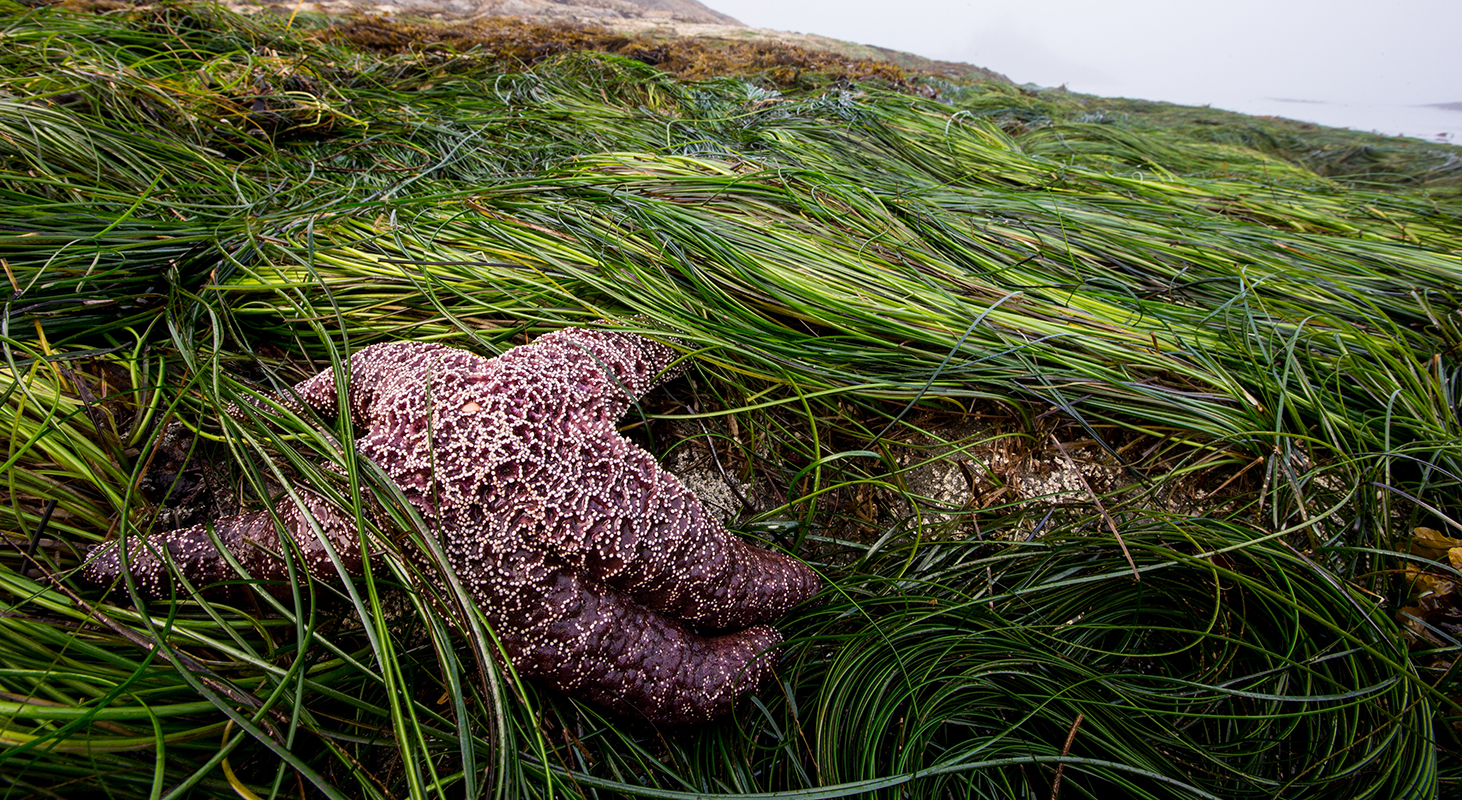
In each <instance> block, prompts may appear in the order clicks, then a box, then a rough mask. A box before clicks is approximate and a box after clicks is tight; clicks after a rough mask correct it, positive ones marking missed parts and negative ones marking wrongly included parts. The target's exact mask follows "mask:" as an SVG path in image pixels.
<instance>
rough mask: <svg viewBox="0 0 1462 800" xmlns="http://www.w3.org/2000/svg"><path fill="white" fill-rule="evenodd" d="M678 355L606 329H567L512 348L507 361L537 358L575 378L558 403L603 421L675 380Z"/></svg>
mask: <svg viewBox="0 0 1462 800" xmlns="http://www.w3.org/2000/svg"><path fill="white" fill-rule="evenodd" d="M678 357H679V354H678V353H676V352H675V350H674V349H672V348H671V347H669V346H668V345H665V344H661V343H660V342H657V341H655V340H653V339H650V338H647V337H644V336H640V335H638V334H634V333H624V332H620V331H612V330H606V329H602V328H563V329H561V330H557V331H554V332H553V333H549V334H545V335H543V336H540V337H538V338H537V339H535V340H534V341H533V343H532V344H531V345H529V346H527V347H519V348H515V349H513V350H509V351H508V352H507V353H505V354H504V355H503V356H502V359H501V360H503V361H506V362H511V361H513V360H515V359H520V358H521V359H533V360H535V361H539V362H544V363H550V364H552V365H553V369H554V371H555V372H556V373H559V374H564V375H571V376H572V379H571V380H570V381H569V385H568V386H566V387H565V389H566V391H565V392H564V393H563V394H562V395H560V396H559V397H558V398H557V400H558V402H561V403H563V404H565V405H566V406H568V407H569V408H570V409H572V410H574V411H578V412H580V413H583V412H587V413H589V414H591V415H592V416H594V417H597V418H599V419H602V420H608V421H613V420H617V419H619V418H620V417H622V416H624V413H625V412H626V411H628V410H629V408H630V406H632V405H633V404H634V402H635V401H636V400H638V399H639V398H640V397H641V396H643V395H644V394H645V392H648V391H649V390H650V389H653V388H654V387H655V386H656V384H658V383H660V382H661V381H663V380H666V379H668V378H671V377H674V376H675V374H676V373H675V371H673V370H671V369H670V367H671V365H672V364H673V363H674V362H675V359H676V358H678Z"/></svg>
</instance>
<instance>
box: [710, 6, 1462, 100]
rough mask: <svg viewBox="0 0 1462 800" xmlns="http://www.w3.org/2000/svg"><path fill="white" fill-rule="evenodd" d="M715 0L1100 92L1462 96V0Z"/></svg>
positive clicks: (847, 35) (774, 23)
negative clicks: (1218, 0) (1215, 0)
mask: <svg viewBox="0 0 1462 800" xmlns="http://www.w3.org/2000/svg"><path fill="white" fill-rule="evenodd" d="M702 1H703V2H705V3H706V5H709V6H711V7H712V8H715V9H716V10H717V11H721V12H724V13H726V14H730V15H731V16H733V17H736V18H737V19H739V20H741V21H742V22H744V23H746V24H747V25H751V26H754V27H761V28H775V29H779V30H790V31H800V32H805V33H817V34H822V35H824V36H831V37H833V38H835V39H843V40H847V41H853V42H859V43H864V44H876V45H880V46H883V47H891V48H894V49H896V50H905V51H908V52H912V53H917V54H919V55H922V56H927V57H930V58H940V59H947V60H951V61H967V62H969V63H972V64H977V65H979V66H982V67H987V68H989V69H992V70H994V71H996V72H1000V73H1004V74H1005V75H1007V76H1008V77H1010V78H1011V79H1012V80H1014V81H1016V82H1017V83H1036V84H1040V85H1042V86H1059V85H1062V84H1065V85H1066V86H1067V87H1068V88H1070V89H1071V90H1073V91H1079V92H1086V93H1090V94H1099V95H1107V96H1126V97H1141V98H1145V99H1150V100H1167V101H1171V102H1177V103H1187V104H1205V103H1211V104H1213V105H1220V106H1223V105H1232V100H1233V99H1234V98H1250V97H1252V98H1281V99H1287V100H1308V101H1322V102H1329V103H1387V104H1422V103H1446V102H1458V101H1462V80H1459V76H1462V65H1459V61H1462V0H1394V1H1393V2H1389V3H1375V2H1360V0H1227V2H1218V3H1214V2H1204V3H1199V2H1195V0H1096V1H1093V0H1005V1H1004V2H998V3H997V2H989V1H988V0H876V1H875V0H702ZM1382 8H1384V9H1385V10H1384V11H1382V10H1381V9H1382Z"/></svg>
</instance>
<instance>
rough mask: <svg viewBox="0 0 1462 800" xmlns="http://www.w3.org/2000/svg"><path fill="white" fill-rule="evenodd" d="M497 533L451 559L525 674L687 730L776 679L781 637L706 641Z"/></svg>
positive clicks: (767, 632)
mask: <svg viewBox="0 0 1462 800" xmlns="http://www.w3.org/2000/svg"><path fill="white" fill-rule="evenodd" d="M487 527H488V532H487V533H486V534H485V535H482V536H478V537H473V538H470V539H468V540H464V541H459V542H456V543H454V544H455V546H449V549H448V552H449V553H451V554H452V556H453V558H452V560H453V561H454V563H455V564H456V568H457V569H458V571H459V573H461V574H463V575H464V576H466V577H467V578H468V585H469V586H470V587H471V591H472V593H473V595H474V597H475V599H476V601H477V605H478V606H479V607H480V608H481V609H483V611H484V612H485V613H486V614H487V616H488V619H489V621H491V622H492V624H493V627H494V629H495V631H496V632H497V634H498V636H499V640H500V641H501V642H502V645H503V648H504V650H505V654H506V655H507V657H508V660H509V661H511V662H512V664H513V666H514V668H515V669H516V670H517V671H518V673H519V674H520V675H523V676H526V677H535V678H539V679H541V680H544V681H545V682H547V683H550V684H552V685H553V686H555V687H556V688H558V689H560V690H562V691H564V692H567V693H570V694H573V695H574V696H577V697H580V698H583V699H586V700H590V701H592V702H595V703H598V704H601V705H606V706H609V707H611V708H618V709H620V710H621V711H630V712H632V713H637V714H640V715H643V716H644V717H645V718H647V719H649V720H651V721H654V722H660V723H673V724H682V723H695V722H704V721H707V720H710V719H712V718H714V717H716V716H718V715H720V714H721V713H723V712H725V711H726V710H728V709H729V708H730V707H731V706H732V705H733V704H734V703H735V701H736V698H737V697H739V696H740V695H742V694H744V693H746V692H748V691H751V690H753V689H755V688H756V687H757V685H759V684H760V683H761V682H762V681H763V680H764V679H765V678H766V677H767V675H769V674H770V672H771V668H772V664H773V661H774V659H773V657H772V655H771V654H770V653H769V652H768V651H769V650H770V649H771V648H772V647H774V646H776V645H777V644H778V643H780V642H781V636H780V634H778V633H777V631H776V630H775V629H773V628H771V627H769V626H765V625H759V626H755V627H752V628H747V629H745V630H741V631H738V632H735V633H730V634H727V635H724V636H715V637H706V636H701V635H698V634H696V633H694V632H692V631H690V630H689V629H688V628H687V627H686V626H685V625H684V624H682V623H681V622H679V621H677V620H674V619H670V618H669V617H667V616H665V615H664V614H661V613H658V612H656V611H653V610H651V609H649V608H646V607H645V606H643V605H641V604H640V603H638V602H636V601H635V600H634V599H632V598H630V597H629V596H627V595H625V594H624V593H622V592H619V591H617V590H616V589H614V588H613V587H610V586H605V585H604V584H602V583H599V582H598V581H595V580H593V579H591V578H588V577H587V576H585V575H584V574H582V573H581V572H580V571H579V570H577V569H575V568H573V567H572V566H569V565H567V564H565V563H563V562H561V561H559V560H558V559H556V558H554V557H553V556H551V555H548V554H545V553H543V552H542V551H541V550H539V549H537V548H536V546H535V545H534V544H532V543H529V542H528V541H526V540H525V538H524V536H523V535H521V534H526V533H527V532H526V531H523V532H519V534H516V535H515V533H514V532H513V531H511V530H509V529H507V528H506V527H504V526H502V525H501V524H499V523H497V522H494V521H488V522H487Z"/></svg>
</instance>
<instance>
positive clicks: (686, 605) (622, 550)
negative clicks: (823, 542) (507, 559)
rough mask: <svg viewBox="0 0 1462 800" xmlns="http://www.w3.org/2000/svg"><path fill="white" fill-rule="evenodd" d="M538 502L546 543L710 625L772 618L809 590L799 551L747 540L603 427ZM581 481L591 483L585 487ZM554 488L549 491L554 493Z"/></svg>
mask: <svg viewBox="0 0 1462 800" xmlns="http://www.w3.org/2000/svg"><path fill="white" fill-rule="evenodd" d="M564 468H565V469H567V470H570V473H569V476H568V478H567V480H564V481H562V482H560V483H559V484H558V485H557V487H547V492H548V493H549V495H548V497H547V499H546V502H545V504H544V505H545V506H547V507H548V508H558V509H567V511H566V513H565V514H564V516H565V517H567V518H568V519H569V520H570V521H569V522H568V523H567V524H550V525H547V526H545V536H546V537H547V540H548V543H549V544H550V547H551V548H552V549H553V550H554V551H555V552H556V553H557V554H558V555H559V556H560V557H561V558H563V559H564V560H566V561H567V562H568V563H570V564H573V565H574V566H575V567H577V568H579V569H581V570H583V571H584V572H585V573H586V574H587V575H589V576H590V577H591V578H594V579H595V580H599V581H603V582H605V583H608V584H610V585H611V586H614V587H615V588H617V589H619V590H620V591H623V592H625V593H627V594H629V595H630V596H631V597H633V598H634V599H635V600H636V601H638V602H640V603H642V604H644V605H646V606H648V607H650V608H653V609H655V610H656V611H660V612H663V613H665V614H668V615H670V616H672V617H675V618H678V619H682V620H685V621H687V622H690V623H692V624H695V625H699V626H702V627H705V628H712V629H725V628H735V627H743V626H746V625H753V624H757V623H762V622H770V621H772V620H774V619H776V618H777V617H779V616H781V615H782V614H785V613H786V612H787V611H788V610H789V609H790V608H792V607H793V606H795V605H797V604H799V603H802V602H803V601H805V600H807V599H808V598H810V597H811V596H812V595H814V594H816V593H817V591H818V589H820V588H821V586H822V581H821V579H820V578H819V577H818V576H817V574H816V573H815V572H814V571H813V570H811V569H810V568H809V567H807V566H806V565H805V564H803V563H802V562H800V561H798V560H797V559H794V558H791V557H789V556H786V555H783V554H781V553H776V552H773V551H770V550H764V549H762V548H759V547H754V546H752V545H750V544H747V543H746V542H745V541H743V540H742V539H741V538H740V537H738V536H736V535H735V534H733V533H731V532H730V531H728V530H726V528H725V526H723V525H722V524H721V523H720V521H719V520H717V519H716V518H715V516H714V515H712V514H711V513H710V512H709V511H708V510H707V509H706V508H705V505H704V504H703V503H701V501H700V499H699V498H697V497H696V496H695V494H694V493H692V492H691V491H690V490H689V489H687V488H686V487H685V485H684V484H683V483H681V482H680V480H679V479H678V478H676V477H675V476H674V475H672V474H670V473H669V472H667V471H666V470H665V469H664V468H662V467H661V466H660V465H659V464H658V463H656V461H655V459H654V457H653V456H651V455H650V454H649V453H648V452H646V451H645V450H643V449H641V448H640V447H638V446H636V445H635V444H633V443H632V442H630V441H628V440H627V439H625V438H624V437H623V436H620V435H619V434H618V433H615V432H614V431H612V430H605V431H603V432H602V433H601V435H600V436H598V437H595V438H592V439H589V440H588V441H587V442H585V443H583V444H582V445H581V446H580V450H579V452H578V453H577V458H575V459H572V461H571V462H570V463H567V464H565V465H564ZM583 486H595V487H598V488H597V491H595V492H583V491H581V490H580V488H581V487H583ZM555 495H557V496H555Z"/></svg>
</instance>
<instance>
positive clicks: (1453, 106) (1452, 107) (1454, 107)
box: [1426, 103, 1462, 111]
mask: <svg viewBox="0 0 1462 800" xmlns="http://www.w3.org/2000/svg"><path fill="white" fill-rule="evenodd" d="M1426 107H1427V108H1440V109H1444V110H1446V111H1462V103H1427V105H1426Z"/></svg>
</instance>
